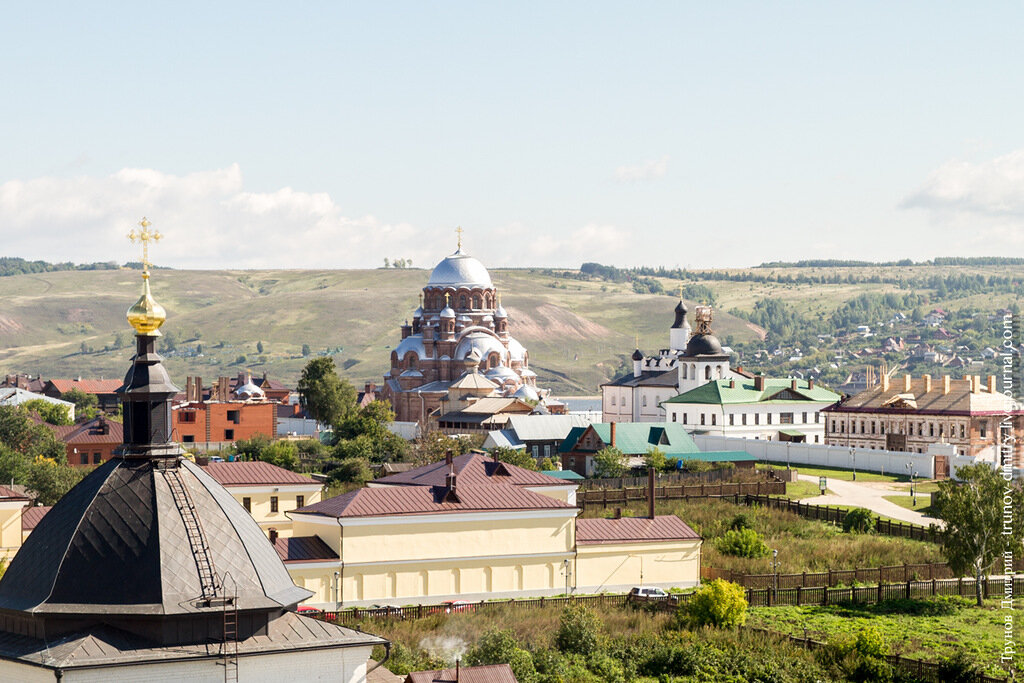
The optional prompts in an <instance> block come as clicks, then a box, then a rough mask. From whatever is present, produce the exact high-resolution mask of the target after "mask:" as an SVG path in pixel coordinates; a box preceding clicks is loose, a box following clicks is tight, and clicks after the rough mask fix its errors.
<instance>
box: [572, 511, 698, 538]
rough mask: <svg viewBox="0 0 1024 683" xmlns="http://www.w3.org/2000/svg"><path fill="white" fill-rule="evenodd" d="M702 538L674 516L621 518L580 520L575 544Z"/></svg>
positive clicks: (577, 521)
mask: <svg viewBox="0 0 1024 683" xmlns="http://www.w3.org/2000/svg"><path fill="white" fill-rule="evenodd" d="M699 539H700V535H699V534H698V533H697V532H696V531H694V530H693V529H691V528H690V526H689V525H688V524H687V523H686V522H684V521H683V520H681V519H679V518H678V517H676V516H675V515H662V516H660V517H655V518H654V519H651V518H650V517H622V518H621V519H577V520H576V543H577V544H578V545H596V544H601V543H642V542H645V541H647V542H650V541H691V540H699Z"/></svg>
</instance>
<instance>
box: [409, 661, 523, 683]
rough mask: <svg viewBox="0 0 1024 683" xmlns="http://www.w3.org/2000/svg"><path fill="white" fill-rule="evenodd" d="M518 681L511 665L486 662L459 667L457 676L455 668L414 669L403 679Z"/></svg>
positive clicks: (413, 682)
mask: <svg viewBox="0 0 1024 683" xmlns="http://www.w3.org/2000/svg"><path fill="white" fill-rule="evenodd" d="M452 681H459V683H518V682H517V680H516V677H515V674H513V673H512V667H510V666H509V665H508V664H488V665H486V666H463V667H460V669H459V672H458V678H456V675H455V669H440V670H438V671H414V672H412V673H411V674H409V676H408V677H407V678H406V679H405V683H450V682H452Z"/></svg>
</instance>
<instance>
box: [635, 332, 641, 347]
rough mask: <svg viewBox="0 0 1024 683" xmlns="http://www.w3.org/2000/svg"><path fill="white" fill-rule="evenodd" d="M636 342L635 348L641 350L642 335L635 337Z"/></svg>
mask: <svg viewBox="0 0 1024 683" xmlns="http://www.w3.org/2000/svg"><path fill="white" fill-rule="evenodd" d="M634 340H635V341H636V347H634V348H637V349H639V348H640V335H639V334H638V335H634Z"/></svg>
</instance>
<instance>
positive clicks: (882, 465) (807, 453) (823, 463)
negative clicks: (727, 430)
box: [692, 434, 952, 479]
mask: <svg viewBox="0 0 1024 683" xmlns="http://www.w3.org/2000/svg"><path fill="white" fill-rule="evenodd" d="M692 436H693V440H694V442H695V443H696V444H697V447H698V448H700V449H701V450H702V451H745V452H747V453H749V454H750V455H752V456H754V457H755V458H757V459H758V460H764V461H766V462H777V463H781V464H785V463H786V462H787V457H786V447H787V445H788V447H789V462H790V463H791V464H793V465H808V466H810V467H841V468H843V469H853V468H854V465H855V464H856V468H857V469H858V470H864V471H867V472H884V473H885V474H893V475H901V474H907V463H908V462H910V463H913V468H914V470H915V471H916V472H917V476H918V477H922V478H925V479H932V478H933V477H934V476H935V464H934V460H933V459H932V456H931V455H929V454H927V453H904V452H902V451H879V450H871V449H870V448H854V449H853V451H854V453H855V456H854V455H851V453H850V448H849V446H826V445H825V444H815V443H793V442H786V441H765V440H762V439H742V438H737V437H731V436H713V435H710V434H693V435H692ZM950 464H951V465H952V463H950Z"/></svg>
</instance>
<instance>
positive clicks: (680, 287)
mask: <svg viewBox="0 0 1024 683" xmlns="http://www.w3.org/2000/svg"><path fill="white" fill-rule="evenodd" d="M679 300H680V301H682V300H683V283H682V282H680V283H679Z"/></svg>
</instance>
